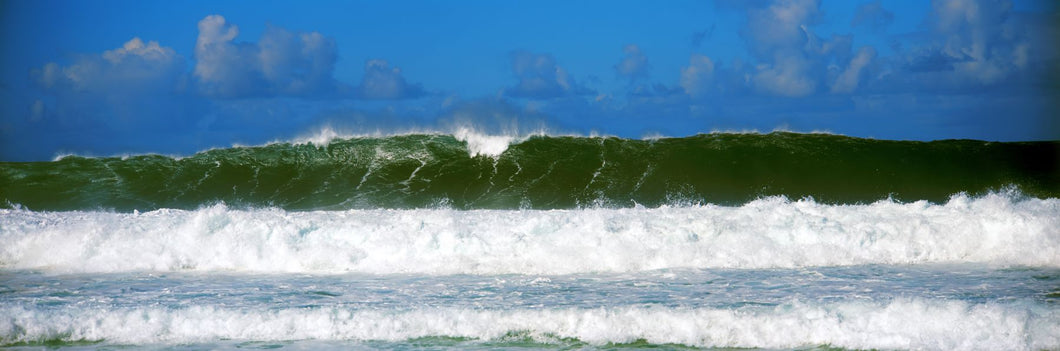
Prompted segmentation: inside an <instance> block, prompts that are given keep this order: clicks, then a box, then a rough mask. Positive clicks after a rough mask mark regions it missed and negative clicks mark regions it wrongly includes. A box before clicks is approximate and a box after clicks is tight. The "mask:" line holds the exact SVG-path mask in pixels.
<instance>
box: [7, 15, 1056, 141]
mask: <svg viewBox="0 0 1060 351" xmlns="http://www.w3.org/2000/svg"><path fill="white" fill-rule="evenodd" d="M1058 11H1060V9H1058V6H1057V5H1056V4H1055V2H1053V1H1046V0H1042V1H1035V0H1027V1H1005V0H937V1H930V2H929V1H919V0H917V1H846V0H842V1H840V0H833V1H829V0H822V1H814V0H792V1H721V0H719V1H714V2H707V1H663V2H658V1H652V2H649V1H555V2H553V1H546V2H542V1H532V2H531V1H387V2H347V1H342V2H323V1H312V2H268V1H217V2H215V1H208V2H207V1H153V0H149V1H140V0H137V1H116V0H111V1H0V15H2V21H0V26H2V28H3V29H2V33H0V34H2V38H3V39H2V42H0V59H2V71H0V72H2V76H0V101H2V104H0V106H2V111H0V113H2V115H0V160H9V161H11V160H48V159H52V158H53V157H55V156H56V155H59V154H67V153H76V154H85V155H114V154H139V153H164V154H190V153H194V152H196V151H199V150H203V149H206V148H211V147H227V146H231V145H234V144H239V145H247V144H261V143H265V142H270V141H278V140H279V141H282V140H292V139H296V138H299V137H304V136H307V135H313V134H319V133H320V131H321V130H324V129H328V130H333V131H336V132H337V133H338V134H340V135H344V134H345V135H359V134H376V133H380V134H388V133H399V132H408V131H441V132H446V131H453V130H455V129H456V128H457V127H461V126H463V127H472V128H474V129H478V130H479V131H481V132H484V133H491V134H492V133H508V134H513V133H514V134H525V133H530V132H534V131H538V130H540V129H545V130H548V131H550V132H551V133H556V134H579V135H590V134H598V135H616V136H622V137H633V138H639V137H645V136H659V135H662V136H685V135H691V134H696V133H702V132H711V131H751V130H757V131H761V132H768V131H772V130H775V129H783V130H792V131H800V132H811V131H828V132H833V133H839V134H846V135H852V136H860V137H874V138H882V139H913V140H933V139H948V138H971V139H983V140H1001V141H1015V140H1043V139H1060V116H1058V115H1060V114H1058V111H1060V110H1058V105H1057V104H1058V101H1060V52H1058V46H1057V45H1056V43H1057V42H1060V41H1058V38H1060V12H1058Z"/></svg>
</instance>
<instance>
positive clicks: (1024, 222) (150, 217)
mask: <svg viewBox="0 0 1060 351" xmlns="http://www.w3.org/2000/svg"><path fill="white" fill-rule="evenodd" d="M1058 214H1060V200H1058V199H1045V200H1042V199H1015V198H1013V197H1012V196H1010V195H1003V194H990V195H986V196H983V197H979V198H970V197H967V196H963V195H962V196H956V197H954V198H953V199H951V200H950V201H949V202H948V203H946V204H943V205H935V204H930V203H928V202H924V201H920V202H915V203H908V204H903V203H896V202H892V201H879V202H876V203H873V204H869V205H825V204H819V203H816V202H814V201H812V200H800V201H789V200H786V199H784V198H779V197H772V198H765V199H760V200H756V201H753V202H751V203H748V204H746V205H743V206H740V207H722V206H713V205H707V206H689V207H661V208H639V207H638V208H627V209H602V208H601V209H580V210H551V211H540V210H471V211H459V210H449V209H416V210H349V211H313V212H288V211H284V210H279V209H256V210H236V209H231V208H228V207H226V206H224V205H214V206H210V207H206V208H202V209H199V210H194V211H185V210H170V209H163V210H156V211H151V212H143V213H111V212H82V211H75V212H33V211H29V210H24V209H12V210H0V242H3V243H4V245H0V268H3V269H34V270H47V271H53V272H129V271H237V272H242V271H246V272H305V273H342V272H361V273H380V274H387V273H418V274H505V273H526V274H567V273H578V272H635V271H645V270H655V269H664V268H723V267H724V268H772V267H778V268H791V267H808V266H836V265H860V264H919V263H951V262H952V263H960V262H974V263H987V264H997V265H1024V266H1041V267H1060V215H1058Z"/></svg>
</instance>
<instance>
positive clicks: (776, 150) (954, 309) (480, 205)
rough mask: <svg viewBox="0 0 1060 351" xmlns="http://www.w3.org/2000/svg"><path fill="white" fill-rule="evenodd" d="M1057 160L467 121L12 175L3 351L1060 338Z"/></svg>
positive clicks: (1013, 342) (0, 250) (1038, 147)
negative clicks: (470, 125) (485, 128)
mask: <svg viewBox="0 0 1060 351" xmlns="http://www.w3.org/2000/svg"><path fill="white" fill-rule="evenodd" d="M1058 145H1060V144H1058V143H1056V142H1037V143H988V142H981V141H968V140H964V141H938V142H930V143H924V142H899V141H880V140H869V139H858V138H851V137H845V136H840V135H828V134H797V133H770V134H753V133H751V134H725V133H719V134H710V135H698V136H693V137H684V138H658V139H652V140H631V139H621V138H614V137H576V136H548V135H544V134H542V135H530V136H526V137H518V138H517V137H511V136H496V137H488V136H483V135H480V134H477V133H476V132H474V131H471V130H457V131H455V132H453V133H452V134H451V135H450V134H407V135H387V136H356V137H350V138H345V137H338V136H337V135H333V134H327V133H323V134H321V135H319V136H315V137H313V138H309V139H307V140H304V141H296V142H292V143H282V142H281V143H273V144H269V145H263V146H250V147H234V148H228V149H214V150H208V151H204V152H202V153H199V154H196V155H190V156H184V157H170V156H160V155H129V156H124V157H112V158H106V157H104V158H93V157H81V156H68V157H63V158H60V159H56V160H54V161H51V162H29V163H3V162H0V202H2V203H3V205H2V206H0V347H4V348H13V349H37V348H40V347H48V348H73V349H111V348H124V347H132V348H137V349H167V350H169V349H242V348H270V349H271V348H292V349H395V350H408V349H431V350H437V349H512V348H519V349H615V348H660V347H661V348H707V349H728V348H749V349H800V350H803V349H828V350H834V349H910V350H998V349H1005V350H1049V349H1060V308H1058V306H1060V195H1058V194H1060V181H1057V180H1058V179H1060V172H1058V166H1057V162H1055V161H1054V160H1057V159H1060V158H1058V156H1057V155H1058V150H1060V147H1058Z"/></svg>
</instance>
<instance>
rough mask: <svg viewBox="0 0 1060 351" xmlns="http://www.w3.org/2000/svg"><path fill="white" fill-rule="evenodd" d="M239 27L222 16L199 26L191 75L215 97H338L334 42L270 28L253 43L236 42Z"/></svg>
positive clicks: (212, 16) (215, 16) (203, 91)
mask: <svg viewBox="0 0 1060 351" xmlns="http://www.w3.org/2000/svg"><path fill="white" fill-rule="evenodd" d="M238 35H239V27H237V26H236V25H234V24H228V23H227V22H226V21H225V18H224V17H222V16H220V15H210V16H206V18H203V19H202V20H201V21H199V36H198V39H197V41H196V43H195V60H196V65H195V71H194V75H195V77H196V78H197V79H198V83H199V89H200V91H201V92H202V93H203V94H204V95H206V96H210V97H215V98H245V97H267V96H322V95H333V94H335V93H337V91H338V90H339V88H340V86H339V83H338V82H336V81H335V80H334V79H333V78H332V71H333V69H334V67H335V61H336V60H337V58H338V55H337V52H336V49H335V42H334V40H332V39H331V38H327V37H324V36H323V35H322V34H320V33H317V32H310V33H302V32H291V31H288V30H286V29H283V28H279V27H274V26H269V27H267V28H266V29H265V32H264V33H262V35H261V38H260V39H259V40H258V42H257V43H247V42H235V41H234V40H235V38H236V36H238Z"/></svg>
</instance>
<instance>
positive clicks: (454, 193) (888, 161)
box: [0, 130, 1060, 212]
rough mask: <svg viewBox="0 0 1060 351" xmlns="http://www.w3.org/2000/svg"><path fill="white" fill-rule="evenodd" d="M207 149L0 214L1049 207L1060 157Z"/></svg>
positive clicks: (97, 165)
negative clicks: (1011, 195) (999, 197)
mask: <svg viewBox="0 0 1060 351" xmlns="http://www.w3.org/2000/svg"><path fill="white" fill-rule="evenodd" d="M329 140H330V141H329V142H326V143H322V142H320V141H316V142H308V143H304V144H286V143H282V144H272V145H267V146H259V147H236V148H229V149H215V150H209V151H205V152H202V153H199V154H196V155H193V156H190V157H186V158H173V157H167V156H158V155H143V156H129V157H121V158H84V157H77V156H68V157H64V158H62V159H59V160H56V161H54V162H36V163H0V204H3V206H6V207H8V208H15V207H20V206H21V207H24V208H29V209H33V210H99V209H105V210H117V211H122V212H131V211H133V210H140V211H150V210H155V209H161V208H178V209H196V208H199V207H202V206H204V205H211V204H216V203H222V202H223V203H225V204H227V205H228V206H232V207H237V208H261V207H278V208H282V209H286V210H347V209H375V208H404V209H412V208H437V207H448V208H454V209H465V210H466V209H528V208H532V209H571V208H586V207H609V208H629V207H635V206H637V205H642V206H647V207H659V206H664V205H679V204H717V205H730V206H736V205H742V204H746V203H748V202H750V201H754V200H755V199H758V198H762V197H768V196H786V197H788V198H791V199H799V198H803V197H812V198H814V199H815V200H816V201H818V202H821V203H833V204H857V203H871V202H875V201H877V200H881V199H887V198H891V199H895V200H899V201H917V200H928V201H931V202H934V203H942V202H945V201H947V199H948V198H949V197H950V196H951V195H953V194H957V193H968V194H971V195H982V194H985V193H988V192H990V191H1000V190H1002V189H1005V188H1015V189H1018V190H1019V191H1020V192H1021V193H1022V194H1024V195H1025V196H1030V197H1037V198H1056V197H1060V165H1058V164H1060V143H1057V142H1034V143H988V142H982V141H971V140H949V141H937V142H929V143H925V142H907V141H882V140H871V139H859V138H851V137H845V136H839V135H820V134H794V133H781V132H778V133H771V134H706V135H697V136H692V137H684V138H663V139H654V140H632V139H619V138H600V137H550V136H540V135H539V136H532V137H528V138H514V137H489V136H483V135H478V134H475V133H473V132H471V131H467V130H460V131H457V132H456V133H454V134H453V135H441V134H412V135H400V136H387V137H363V138H351V139H329Z"/></svg>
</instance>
